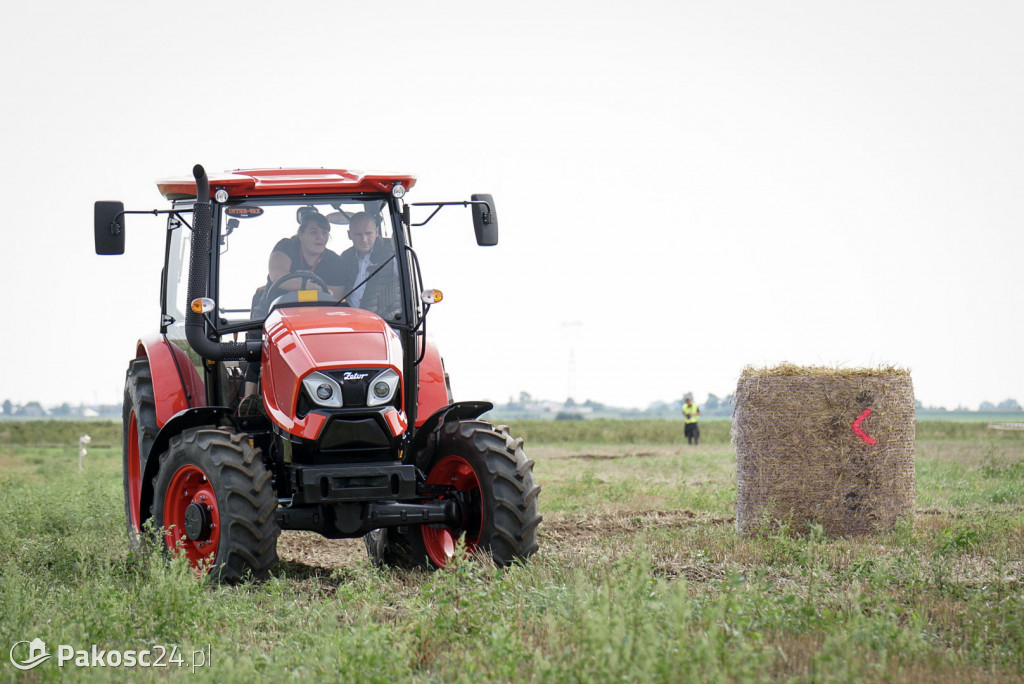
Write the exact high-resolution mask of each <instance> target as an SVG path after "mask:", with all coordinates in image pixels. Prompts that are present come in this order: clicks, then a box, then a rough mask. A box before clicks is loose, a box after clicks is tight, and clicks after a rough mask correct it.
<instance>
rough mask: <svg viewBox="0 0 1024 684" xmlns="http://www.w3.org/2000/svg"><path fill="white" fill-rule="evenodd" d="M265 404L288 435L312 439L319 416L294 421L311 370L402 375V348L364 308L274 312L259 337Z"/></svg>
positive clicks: (320, 420)
mask: <svg viewBox="0 0 1024 684" xmlns="http://www.w3.org/2000/svg"><path fill="white" fill-rule="evenodd" d="M262 356H263V361H262V367H261V372H262V375H263V387H264V395H263V397H264V405H265V406H266V408H267V411H268V413H269V415H270V417H271V419H272V420H273V421H274V422H275V423H277V424H278V425H280V426H281V427H282V428H284V429H285V430H287V431H288V432H291V433H292V434H295V435H298V436H302V437H306V438H309V439H314V438H315V437H316V435H317V434H318V433H319V431H320V428H321V427H322V424H323V418H322V417H321V416H320V415H318V414H314V413H311V414H309V415H308V416H306V417H305V418H301V419H299V418H296V407H297V404H298V400H299V393H300V392H301V391H302V380H303V378H305V377H306V376H307V375H309V374H310V373H312V372H313V371H327V370H335V369H345V368H352V369H367V368H380V369H384V368H391V369H393V370H394V371H395V372H396V373H398V375H399V376H400V377H401V375H402V345H401V342H400V340H399V338H398V334H397V333H395V331H394V330H393V329H392V328H391V326H389V325H388V324H387V323H386V322H384V320H383V319H381V318H380V317H379V316H377V315H376V314H374V313H371V312H369V311H365V310H363V309H352V308H347V307H323V306H308V307H307V306H300V307H288V308H279V309H275V310H274V311H272V312H271V313H270V315H269V316H268V317H267V320H266V323H265V324H264V333H263V355H262Z"/></svg>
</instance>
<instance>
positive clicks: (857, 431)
mask: <svg viewBox="0 0 1024 684" xmlns="http://www.w3.org/2000/svg"><path fill="white" fill-rule="evenodd" d="M870 415H871V409H864V413H862V414H860V415H859V416H858V417H857V420H855V421H853V425H851V426H850V429H851V430H853V434H855V435H857V436H858V437H860V438H861V439H863V440H864V441H865V442H867V443H868V444H874V443H875V442H876V441H878V440H876V439H875V438H874V437H872V436H871V435H869V434H867V433H866V432H864V431H863V430H861V429H860V424H861V423H862V422H863V421H864V419H865V418H867V417H868V416H870Z"/></svg>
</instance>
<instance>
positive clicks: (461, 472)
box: [420, 456, 483, 568]
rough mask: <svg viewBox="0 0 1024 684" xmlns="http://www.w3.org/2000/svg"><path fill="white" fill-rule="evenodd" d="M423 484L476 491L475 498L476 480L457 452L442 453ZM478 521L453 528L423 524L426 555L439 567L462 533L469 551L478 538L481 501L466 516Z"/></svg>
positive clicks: (469, 467) (449, 554)
mask: <svg viewBox="0 0 1024 684" xmlns="http://www.w3.org/2000/svg"><path fill="white" fill-rule="evenodd" d="M427 484H432V485H448V486H451V487H454V488H455V489H457V490H458V491H460V492H467V493H472V492H476V493H477V495H478V496H477V498H478V499H479V498H480V497H479V492H480V480H479V479H478V478H477V476H476V472H474V470H473V467H472V466H471V465H469V463H467V462H466V459H464V458H462V457H461V456H445V457H444V458H442V459H441V460H440V461H438V463H437V465H435V466H434V467H433V468H432V469H431V470H430V475H428V476H427ZM469 517H470V518H476V519H477V520H479V521H480V523H479V524H478V525H476V526H475V529H466V530H453V529H452V528H450V527H431V526H429V525H423V526H422V527H421V528H420V529H421V530H423V543H424V545H425V546H426V547H427V555H428V556H430V560H431V561H433V562H434V564H435V565H436V566H437V567H439V568H443V567H444V566H445V565H447V564H448V559H449V558H451V557H452V556H453V555H455V539H456V538H457V537H458V536H459V535H460V534H462V533H463V532H465V533H466V553H467V554H469V553H473V551H475V550H476V545H477V544H478V543H479V542H480V530H481V527H482V525H483V505H482V504H481V506H480V512H479V514H478V515H476V516H469Z"/></svg>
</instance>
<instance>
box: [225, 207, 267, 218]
mask: <svg viewBox="0 0 1024 684" xmlns="http://www.w3.org/2000/svg"><path fill="white" fill-rule="evenodd" d="M224 212H225V213H226V214H227V215H228V216H233V217H234V218H254V217H256V216H262V215H263V207H228V208H227V209H225V210H224Z"/></svg>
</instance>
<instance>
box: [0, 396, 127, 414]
mask: <svg viewBox="0 0 1024 684" xmlns="http://www.w3.org/2000/svg"><path fill="white" fill-rule="evenodd" d="M0 408H2V409H3V413H0V416H3V417H4V418H98V417H100V416H103V417H109V416H120V415H121V405H120V404H96V405H91V406H87V405H85V404H79V405H77V406H73V405H71V404H69V403H68V402H64V403H63V404H61V405H60V406H52V407H50V408H45V407H44V406H43V405H42V404H40V403H39V402H38V401H30V402H28V403H26V404H16V403H14V402H13V401H11V400H10V399H5V400H4V403H3V404H2V406H0Z"/></svg>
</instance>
